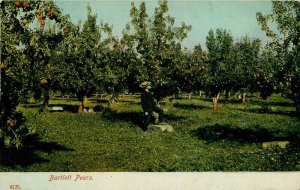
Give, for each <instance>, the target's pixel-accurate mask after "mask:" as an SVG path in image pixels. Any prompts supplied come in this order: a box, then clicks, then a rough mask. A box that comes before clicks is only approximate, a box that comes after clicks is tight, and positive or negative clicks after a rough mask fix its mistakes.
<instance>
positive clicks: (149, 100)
mask: <svg viewBox="0 0 300 190" xmlns="http://www.w3.org/2000/svg"><path fill="white" fill-rule="evenodd" d="M140 87H141V88H143V92H142V95H141V104H142V108H143V111H144V119H143V126H142V129H143V131H146V130H148V125H149V123H150V120H151V117H152V114H153V112H156V113H158V114H159V117H158V122H159V124H164V123H165V122H164V111H163V110H162V109H161V108H159V107H158V106H157V104H156V101H155V99H154V97H153V94H152V92H150V89H151V83H150V82H148V81H145V82H142V83H141V84H140Z"/></svg>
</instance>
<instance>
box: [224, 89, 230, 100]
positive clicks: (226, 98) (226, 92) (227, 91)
mask: <svg viewBox="0 0 300 190" xmlns="http://www.w3.org/2000/svg"><path fill="white" fill-rule="evenodd" d="M229 96H230V93H229V90H226V91H225V100H226V101H228V100H229Z"/></svg>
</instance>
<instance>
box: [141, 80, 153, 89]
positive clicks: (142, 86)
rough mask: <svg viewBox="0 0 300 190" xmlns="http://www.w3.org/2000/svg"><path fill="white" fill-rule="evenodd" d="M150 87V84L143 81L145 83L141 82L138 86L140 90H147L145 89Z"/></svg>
mask: <svg viewBox="0 0 300 190" xmlns="http://www.w3.org/2000/svg"><path fill="white" fill-rule="evenodd" d="M150 85H151V82H149V81H145V82H142V83H141V84H140V87H141V88H147V87H148V86H150Z"/></svg>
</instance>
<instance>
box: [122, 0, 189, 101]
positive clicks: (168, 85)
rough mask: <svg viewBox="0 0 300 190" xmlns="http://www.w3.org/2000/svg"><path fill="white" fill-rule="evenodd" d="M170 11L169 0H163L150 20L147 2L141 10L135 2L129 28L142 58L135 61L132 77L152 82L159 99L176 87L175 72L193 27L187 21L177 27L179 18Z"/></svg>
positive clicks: (141, 6)
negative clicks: (176, 22) (188, 34)
mask: <svg viewBox="0 0 300 190" xmlns="http://www.w3.org/2000/svg"><path fill="white" fill-rule="evenodd" d="M168 11H169V9H168V3H167V1H159V2H158V7H157V8H155V11H154V18H153V19H149V18H148V14H147V11H146V4H145V2H142V3H141V4H140V7H139V9H138V8H137V7H136V6H135V4H134V3H132V8H131V12H130V16H131V19H132V20H131V23H130V25H128V26H127V29H126V30H127V31H125V32H127V33H130V32H129V31H131V33H132V38H131V39H132V40H133V43H134V44H135V47H136V48H135V50H136V52H137V53H138V55H137V56H138V57H139V59H140V60H139V61H138V62H136V63H134V64H135V65H134V70H135V71H137V73H135V76H132V78H134V79H135V80H136V83H140V82H142V81H145V80H147V81H151V82H152V84H153V87H154V91H155V92H156V96H157V98H158V99H160V98H161V97H165V96H166V95H169V94H171V93H173V92H174V90H176V87H174V86H176V80H175V81H174V79H175V78H174V77H173V73H174V69H175V67H176V65H177V64H181V63H182V62H181V59H180V58H181V42H182V40H183V39H185V38H186V37H187V33H188V31H189V30H191V26H188V25H186V24H185V23H182V25H181V27H174V23H175V18H173V17H171V16H170V15H169V14H168ZM174 84H175V85H174ZM174 88H175V89H174Z"/></svg>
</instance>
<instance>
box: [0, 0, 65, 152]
mask: <svg viewBox="0 0 300 190" xmlns="http://www.w3.org/2000/svg"><path fill="white" fill-rule="evenodd" d="M0 14H1V44H0V45H1V63H0V112H1V121H0V126H2V127H3V128H2V129H1V133H2V134H1V136H2V138H1V139H0V140H1V141H0V144H1V148H3V146H4V147H6V148H11V149H14V148H20V147H21V146H22V145H23V139H26V137H27V136H28V135H29V132H28V131H29V129H28V128H29V127H28V126H27V125H26V124H25V123H24V118H23V117H22V116H21V115H20V114H19V113H17V112H16V110H15V109H16V106H17V105H18V104H19V102H20V101H21V100H22V99H25V98H24V97H25V96H26V95H27V94H28V92H29V91H34V92H37V91H39V90H36V87H37V86H39V83H38V85H37V84H36V81H37V80H38V81H40V80H41V79H38V78H39V77H41V74H40V73H41V71H42V70H43V66H44V65H45V64H44V63H45V61H46V60H47V57H49V48H50V47H48V45H49V46H50V44H51V43H48V41H47V43H45V40H44V38H45V35H42V32H39V31H38V30H39V29H37V28H33V27H32V24H34V22H35V19H36V18H37V19H38V21H39V22H40V26H41V28H40V30H41V31H42V30H43V28H44V27H45V24H46V22H45V21H47V22H50V20H51V22H54V23H56V22H63V21H64V18H63V17H62V16H61V12H60V9H59V8H58V7H57V6H56V5H55V4H54V3H53V2H52V1H45V2H41V1H18V0H17V1H1V12H0ZM44 14H47V15H44ZM38 41H39V42H38ZM38 43H40V44H38ZM41 44H43V46H44V48H42V47H41V46H42V45H41ZM37 89H38V88H37ZM8 123H9V124H8ZM5 126H11V127H10V128H9V127H5Z"/></svg>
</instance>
